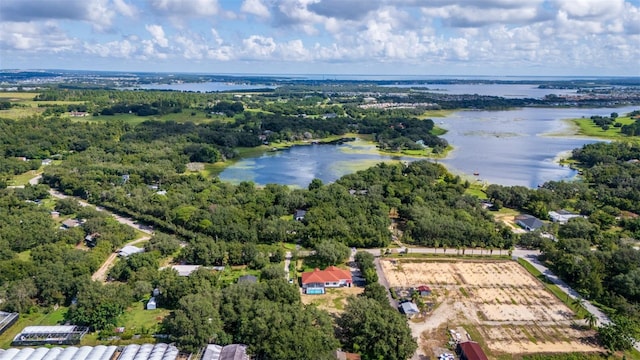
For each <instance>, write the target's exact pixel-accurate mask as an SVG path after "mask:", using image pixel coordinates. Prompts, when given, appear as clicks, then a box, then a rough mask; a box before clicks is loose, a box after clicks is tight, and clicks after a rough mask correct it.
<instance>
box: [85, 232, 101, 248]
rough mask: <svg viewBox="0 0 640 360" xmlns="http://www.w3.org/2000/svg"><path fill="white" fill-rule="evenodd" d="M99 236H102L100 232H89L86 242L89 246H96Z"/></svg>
mask: <svg viewBox="0 0 640 360" xmlns="http://www.w3.org/2000/svg"><path fill="white" fill-rule="evenodd" d="M99 237H100V234H98V233H93V234H89V235H87V236H85V237H84V244H85V245H87V246H88V247H95V246H96V245H98V238H99Z"/></svg>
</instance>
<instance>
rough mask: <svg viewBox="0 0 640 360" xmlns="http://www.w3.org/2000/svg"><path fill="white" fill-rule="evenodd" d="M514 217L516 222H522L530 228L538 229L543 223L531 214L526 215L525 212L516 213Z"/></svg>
mask: <svg viewBox="0 0 640 360" xmlns="http://www.w3.org/2000/svg"><path fill="white" fill-rule="evenodd" d="M515 219H516V221H517V222H520V223H522V224H524V225H525V226H527V227H528V228H530V229H538V228H541V227H542V226H543V225H544V223H543V222H542V221H541V220H540V219H538V218H537V217H535V216H533V215H527V214H523V215H518V216H516V217H515Z"/></svg>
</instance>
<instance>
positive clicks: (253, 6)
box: [240, 0, 271, 18]
mask: <svg viewBox="0 0 640 360" xmlns="http://www.w3.org/2000/svg"><path fill="white" fill-rule="evenodd" d="M240 11H242V12H245V13H247V14H252V15H255V16H258V17H261V18H268V17H269V16H270V15H271V13H270V12H269V8H267V7H266V6H265V5H264V4H263V3H262V1H261V0H244V1H243V2H242V6H240Z"/></svg>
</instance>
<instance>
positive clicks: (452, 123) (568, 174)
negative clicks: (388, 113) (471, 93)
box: [436, 107, 637, 187]
mask: <svg viewBox="0 0 640 360" xmlns="http://www.w3.org/2000/svg"><path fill="white" fill-rule="evenodd" d="M636 108H637V107H626V108H617V109H606V108H605V109H542V108H524V109H518V110H510V111H460V112H456V113H454V114H452V115H450V116H448V117H446V118H443V119H442V120H437V121H436V122H437V123H438V125H439V126H442V127H443V128H445V129H447V130H449V132H448V133H447V134H445V135H444V138H445V139H447V141H449V143H450V144H451V145H453V146H454V148H455V150H454V151H453V152H452V153H451V154H450V155H449V157H448V158H447V159H444V160H442V161H441V162H442V163H443V164H444V165H446V166H447V168H448V169H449V170H450V171H452V172H454V173H461V174H473V173H474V172H478V173H480V175H479V176H478V177H477V178H478V179H479V180H480V181H486V182H488V183H495V184H503V185H523V186H528V187H536V186H538V185H539V184H542V183H544V182H546V181H549V180H565V179H571V178H573V177H574V176H575V175H576V172H575V171H574V170H571V169H569V168H568V167H561V166H560V165H558V164H557V163H556V161H555V159H556V157H557V156H558V155H559V154H560V153H562V152H567V151H570V150H572V149H574V148H577V147H581V146H582V145H584V144H589V143H594V142H596V141H597V140H593V139H586V138H577V137H567V136H559V135H558V134H561V133H566V132H567V130H568V129H570V124H568V123H566V122H564V121H561V120H562V119H568V118H579V117H582V116H585V117H589V116H591V115H609V114H611V113H612V112H617V113H619V114H624V113H627V112H630V111H633V110H634V109H636ZM553 134H556V135H555V136H553Z"/></svg>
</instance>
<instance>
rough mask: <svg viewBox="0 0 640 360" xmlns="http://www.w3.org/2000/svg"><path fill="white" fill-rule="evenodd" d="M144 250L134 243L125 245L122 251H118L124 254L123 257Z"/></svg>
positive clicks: (121, 254) (120, 254)
mask: <svg viewBox="0 0 640 360" xmlns="http://www.w3.org/2000/svg"><path fill="white" fill-rule="evenodd" d="M141 252H144V249H143V248H139V247H137V246H133V245H126V246H125V247H123V248H122V249H120V251H118V255H119V256H122V257H127V256H130V255H133V254H137V253H141Z"/></svg>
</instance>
